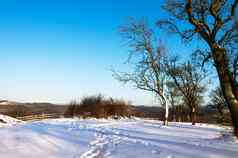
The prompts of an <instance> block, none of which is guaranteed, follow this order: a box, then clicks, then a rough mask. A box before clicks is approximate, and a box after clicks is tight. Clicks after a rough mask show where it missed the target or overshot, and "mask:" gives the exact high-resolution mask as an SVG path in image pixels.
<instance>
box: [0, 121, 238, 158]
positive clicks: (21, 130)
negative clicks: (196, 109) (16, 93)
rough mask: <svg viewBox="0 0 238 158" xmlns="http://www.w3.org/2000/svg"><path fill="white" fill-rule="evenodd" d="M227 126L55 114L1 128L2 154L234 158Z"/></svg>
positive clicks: (10, 157)
mask: <svg viewBox="0 0 238 158" xmlns="http://www.w3.org/2000/svg"><path fill="white" fill-rule="evenodd" d="M230 131H231V130H230V129H228V128H227V129H225V128H221V127H217V126H213V125H205V124H200V125H196V126H191V125H190V124H186V123H170V125H169V126H168V127H165V126H162V123H161V122H158V121H152V120H142V119H134V120H132V119H124V120H95V119H91V120H77V119H57V120H44V121H39V122H32V123H24V124H20V125H15V126H11V127H2V128H0V136H1V140H0V147H1V148H0V157H1V158H2V157H3V158H26V157H27V158H42V157H45V158H109V157H110V158H133V157H135V158H160V157H161V158H180V157H186V158H191V157H192V158H203V157H204V158H205V157H213V158H237V157H238V142H237V140H235V139H234V137H232V135H231V134H230Z"/></svg>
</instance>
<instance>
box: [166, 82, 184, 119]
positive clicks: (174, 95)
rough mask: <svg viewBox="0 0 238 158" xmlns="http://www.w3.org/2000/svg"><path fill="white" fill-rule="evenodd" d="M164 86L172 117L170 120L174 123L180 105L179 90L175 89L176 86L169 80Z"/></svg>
mask: <svg viewBox="0 0 238 158" xmlns="http://www.w3.org/2000/svg"><path fill="white" fill-rule="evenodd" d="M166 86H167V89H168V90H167V98H168V101H169V103H170V105H171V108H172V111H171V115H172V120H173V121H176V117H177V116H176V115H177V109H178V108H177V106H179V105H180V103H181V100H182V98H181V96H182V95H181V93H180V91H179V89H178V88H177V86H176V84H175V83H174V82H173V81H171V80H168V81H167V82H166Z"/></svg>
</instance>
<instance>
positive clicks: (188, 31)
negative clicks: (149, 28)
mask: <svg viewBox="0 0 238 158" xmlns="http://www.w3.org/2000/svg"><path fill="white" fill-rule="evenodd" d="M237 6H238V0H166V1H165V5H164V6H163V8H164V9H166V10H167V11H168V12H169V13H170V15H171V19H165V20H159V22H158V25H159V26H160V27H164V28H165V29H167V30H168V31H169V32H171V33H176V34H179V35H180V36H181V37H182V38H183V39H184V40H185V41H192V39H193V37H195V36H197V37H198V39H200V40H201V41H202V42H203V43H205V44H206V45H203V48H204V49H203V48H201V50H202V51H201V55H202V56H203V57H204V60H203V61H204V62H203V63H205V62H206V61H209V60H210V61H211V62H212V63H213V64H214V66H215V68H216V71H217V74H218V77H219V81H220V85H221V88H222V92H223V94H224V97H225V99H226V101H227V103H228V107H229V110H230V113H231V118H232V122H233V125H234V133H235V135H236V136H238V86H237V77H236V76H237V65H238V64H237V58H236V57H237V49H238V44H237V43H238V20H237V12H238V11H237ZM181 24H183V25H181Z"/></svg>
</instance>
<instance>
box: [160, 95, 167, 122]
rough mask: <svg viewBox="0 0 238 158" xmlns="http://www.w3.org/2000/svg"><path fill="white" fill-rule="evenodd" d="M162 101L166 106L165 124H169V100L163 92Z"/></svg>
mask: <svg viewBox="0 0 238 158" xmlns="http://www.w3.org/2000/svg"><path fill="white" fill-rule="evenodd" d="M161 101H162V103H163V104H164V106H165V114H164V125H165V126H168V117H169V105H168V102H167V99H166V97H165V95H164V94H163V96H162V98H161Z"/></svg>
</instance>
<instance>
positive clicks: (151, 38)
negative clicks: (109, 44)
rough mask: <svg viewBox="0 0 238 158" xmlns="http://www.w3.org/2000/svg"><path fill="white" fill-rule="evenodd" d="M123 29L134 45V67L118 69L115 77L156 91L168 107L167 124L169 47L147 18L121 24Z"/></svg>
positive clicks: (131, 44) (165, 119) (131, 49)
mask: <svg viewBox="0 0 238 158" xmlns="http://www.w3.org/2000/svg"><path fill="white" fill-rule="evenodd" d="M120 33H121V34H122V36H123V38H124V39H125V41H126V42H127V44H128V46H129V48H130V55H129V59H128V62H129V63H130V64H131V65H132V67H133V70H132V71H130V72H117V71H114V77H115V78H116V79H117V80H119V81H121V82H124V83H128V82H130V83H132V84H133V85H134V86H135V87H136V88H138V89H141V90H145V91H150V92H152V93H154V94H155V95H156V96H157V97H158V98H159V101H160V102H161V104H162V106H164V107H165V109H166V110H165V118H164V124H165V125H167V124H168V112H169V110H168V103H167V98H166V95H165V90H166V89H165V88H166V85H165V83H166V72H165V68H164V66H165V65H164V63H165V58H166V54H165V49H164V48H163V47H162V46H161V45H160V43H159V41H158V40H157V39H156V38H155V34H154V32H153V31H152V29H150V28H149V27H148V25H147V24H146V22H145V20H141V21H135V20H133V19H131V20H130V21H129V23H127V24H126V25H125V26H123V27H121V28H120Z"/></svg>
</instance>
